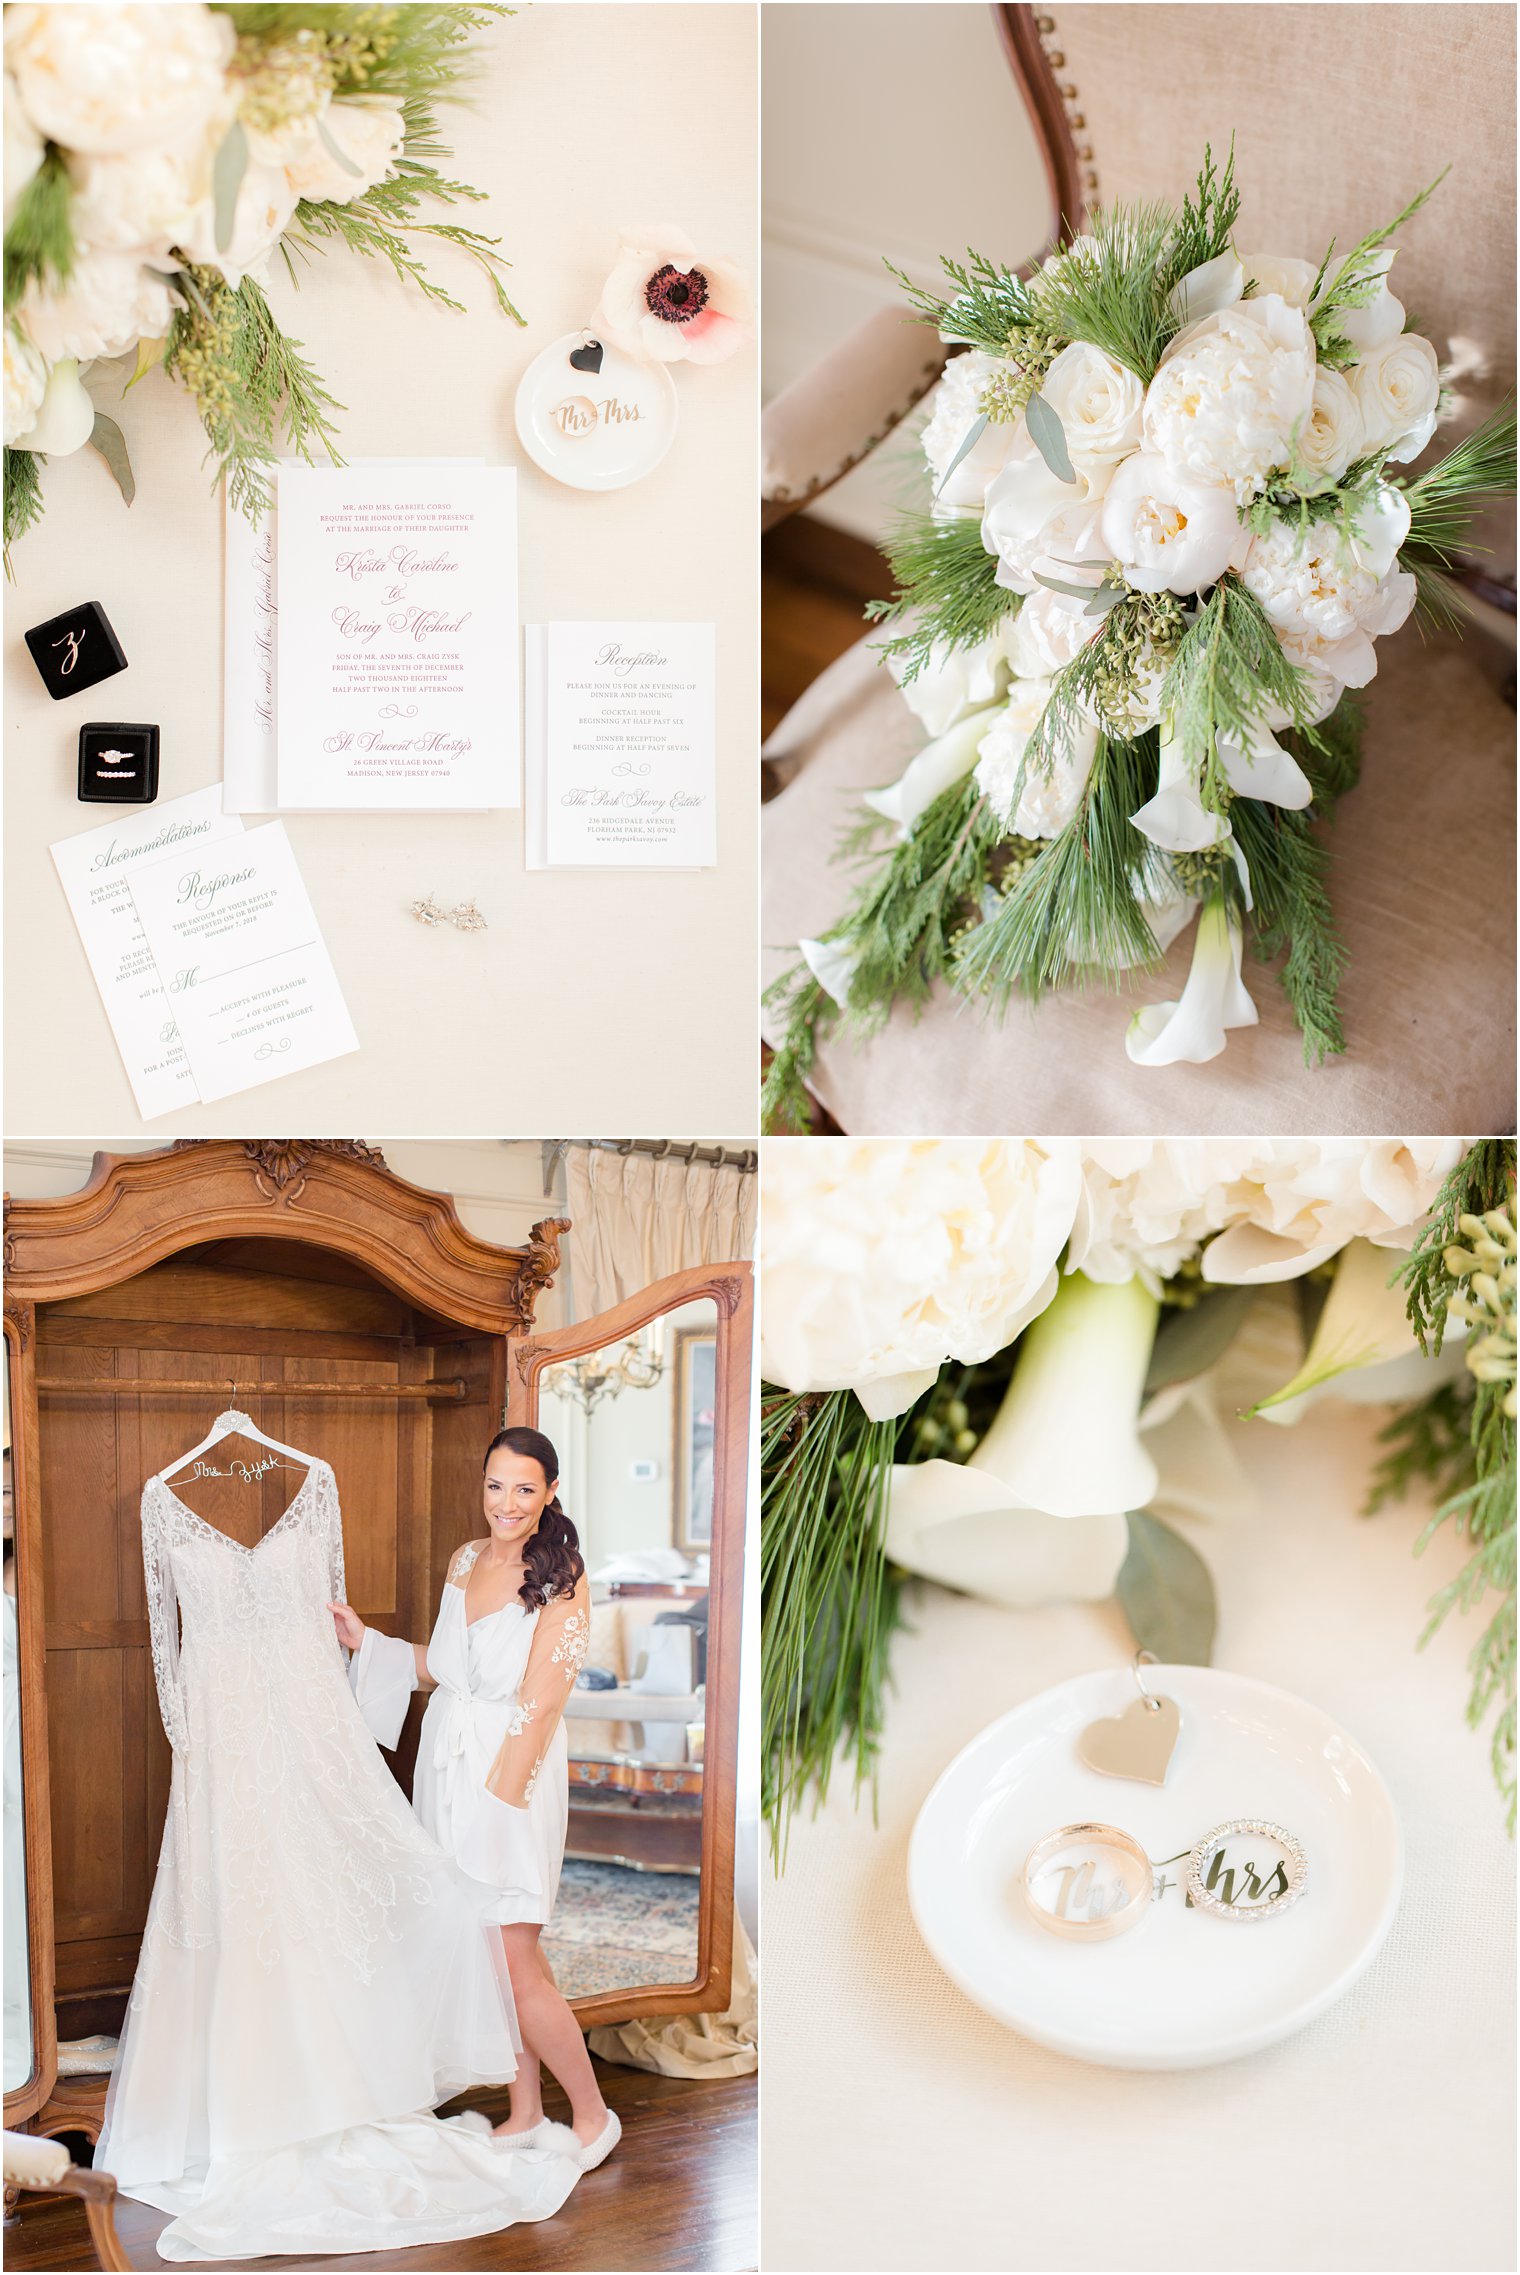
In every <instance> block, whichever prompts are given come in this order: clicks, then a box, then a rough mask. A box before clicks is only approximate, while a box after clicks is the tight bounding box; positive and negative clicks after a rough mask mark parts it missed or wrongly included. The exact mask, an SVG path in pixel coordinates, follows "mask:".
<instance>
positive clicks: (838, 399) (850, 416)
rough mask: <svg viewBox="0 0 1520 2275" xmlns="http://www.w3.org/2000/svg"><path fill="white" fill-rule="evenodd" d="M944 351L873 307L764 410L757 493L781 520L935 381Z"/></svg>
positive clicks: (899, 316)
mask: <svg viewBox="0 0 1520 2275" xmlns="http://www.w3.org/2000/svg"><path fill="white" fill-rule="evenodd" d="M944 365H945V349H944V348H943V347H942V346H941V344H940V341H939V338H938V336H937V334H936V333H935V332H934V331H933V330H932V329H931V328H930V326H929V325H927V324H922V323H920V322H919V321H918V319H917V318H916V317H915V316H912V315H911V314H907V313H904V312H901V311H899V310H898V309H896V308H879V309H877V310H876V312H875V314H874V315H871V316H868V317H867V318H866V319H865V321H864V323H861V324H857V325H856V327H855V329H854V331H853V332H851V333H850V334H849V336H848V338H846V339H843V340H841V341H840V343H839V345H838V346H837V347H836V348H833V349H831V350H830V352H829V353H828V354H827V355H826V356H822V357H821V358H820V359H819V361H818V362H817V363H815V364H813V365H811V366H810V367H809V368H808V370H806V371H805V372H803V373H802V374H801V376H800V377H799V378H797V379H794V380H793V382H792V384H791V386H790V387H784V388H783V389H782V391H781V393H780V394H779V395H778V396H776V398H775V399H774V401H773V402H771V403H769V404H767V406H766V409H765V414H764V417H763V418H762V420H761V425H760V494H761V496H762V497H763V499H764V500H765V504H766V508H767V519H768V520H780V519H781V518H782V517H783V516H784V515H785V514H787V513H790V512H791V511H792V510H793V509H794V508H795V507H796V506H798V505H800V504H801V503H803V501H804V500H805V499H807V498H810V497H813V496H815V495H816V494H817V492H818V491H820V490H823V489H827V487H828V486H829V484H830V483H831V482H835V481H837V480H838V478H839V476H840V475H841V474H844V473H846V472H848V470H849V468H850V467H851V466H853V465H854V464H855V461H856V460H857V459H859V458H864V457H865V456H866V455H867V454H868V453H869V452H870V451H871V450H872V449H873V448H874V447H875V445H876V444H877V443H878V442H880V441H881V440H882V438H883V437H884V436H885V435H887V434H889V433H890V432H891V430H892V428H893V427H895V426H896V424H897V422H898V420H899V419H902V418H905V417H906V416H907V414H908V412H909V411H911V410H912V408H913V406H914V404H915V403H916V402H917V401H918V400H919V398H920V397H921V396H922V395H923V394H925V393H926V392H927V390H928V389H929V388H930V387H931V386H932V385H933V383H934V381H935V380H936V379H937V378H938V377H939V375H940V373H941V371H942V370H943V369H944Z"/></svg>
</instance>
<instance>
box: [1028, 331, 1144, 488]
mask: <svg viewBox="0 0 1520 2275" xmlns="http://www.w3.org/2000/svg"><path fill="white" fill-rule="evenodd" d="M1040 394H1041V396H1042V397H1043V399H1044V400H1045V402H1047V403H1048V404H1049V405H1050V408H1051V409H1052V410H1053V411H1054V412H1055V414H1056V416H1057V418H1059V420H1060V422H1061V426H1062V430H1063V431H1064V433H1065V436H1066V449H1067V454H1068V456H1069V457H1070V459H1071V463H1072V466H1073V467H1074V469H1075V470H1076V471H1077V472H1078V473H1079V474H1082V475H1085V476H1086V478H1087V482H1088V494H1089V496H1097V495H1099V494H1100V493H1101V491H1102V489H1103V487H1104V485H1105V483H1106V481H1107V477H1108V475H1109V473H1110V472H1111V471H1112V469H1113V468H1114V467H1115V466H1117V465H1118V463H1119V461H1120V459H1121V458H1127V457H1128V456H1129V454H1130V452H1131V451H1132V450H1137V449H1138V448H1139V446H1140V417H1141V413H1142V411H1143V410H1144V407H1145V390H1144V388H1143V387H1142V386H1141V384H1140V382H1139V380H1138V379H1137V378H1136V377H1135V375H1134V373H1133V372H1132V371H1126V369H1125V368H1124V365H1123V364H1122V363H1116V362H1115V361H1114V359H1113V357H1112V356H1109V355H1105V354H1104V353H1103V351H1102V349H1101V348H1095V347H1090V346H1089V345H1088V344H1087V342H1086V341H1085V340H1074V341H1073V342H1072V343H1071V345H1070V346H1069V347H1064V348H1062V350H1061V352H1060V354H1059V355H1058V356H1057V357H1056V359H1055V361H1054V362H1053V363H1052V364H1051V366H1050V369H1049V370H1048V371H1047V372H1046V374H1045V377H1044V378H1043V379H1042V380H1041V382H1040Z"/></svg>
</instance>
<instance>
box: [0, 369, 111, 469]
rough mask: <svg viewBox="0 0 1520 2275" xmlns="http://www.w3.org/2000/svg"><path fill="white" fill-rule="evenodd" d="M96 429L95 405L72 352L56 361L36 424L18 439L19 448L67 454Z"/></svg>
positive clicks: (46, 455) (48, 454)
mask: <svg viewBox="0 0 1520 2275" xmlns="http://www.w3.org/2000/svg"><path fill="white" fill-rule="evenodd" d="M94 431H95V406H94V404H93V403H92V402H91V400H90V396H89V390H88V389H87V388H86V386H85V383H84V381H83V380H82V379H81V378H80V376H79V365H78V363H77V362H76V361H75V360H74V358H73V357H72V356H68V357H65V358H64V360H63V361H62V362H61V363H55V364H54V366H53V368H52V370H51V371H50V372H49V373H48V379H47V387H46V390H45V391H44V394H43V397H42V401H41V404H40V405H39V406H38V411H37V417H36V420H35V422H34V424H33V425H32V426H31V427H30V428H29V429H28V430H27V432H26V433H25V434H24V435H23V436H22V437H21V439H20V441H19V442H18V443H17V445H16V448H17V449H18V450H36V451H40V452H41V454H42V456H43V457H44V458H66V457H68V455H69V453H70V452H71V451H75V450H82V449H83V448H84V446H85V444H86V443H87V442H88V441H89V439H90V436H91V435H92V434H93V433H94Z"/></svg>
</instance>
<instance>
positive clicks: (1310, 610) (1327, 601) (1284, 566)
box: [1242, 484, 1415, 687]
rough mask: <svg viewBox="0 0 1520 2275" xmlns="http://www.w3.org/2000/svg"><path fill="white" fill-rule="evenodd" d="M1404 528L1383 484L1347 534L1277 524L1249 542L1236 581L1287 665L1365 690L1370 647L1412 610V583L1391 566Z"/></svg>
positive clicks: (1404, 508)
mask: <svg viewBox="0 0 1520 2275" xmlns="http://www.w3.org/2000/svg"><path fill="white" fill-rule="evenodd" d="M1408 529H1409V506H1408V502H1407V500H1406V499H1405V498H1404V496H1403V493H1402V492H1401V491H1398V490H1394V489H1391V488H1389V487H1388V486H1387V485H1386V484H1384V485H1381V486H1380V487H1379V489H1378V490H1377V492H1376V493H1375V494H1374V497H1373V499H1372V501H1371V502H1370V504H1369V505H1368V506H1367V507H1366V508H1365V509H1364V510H1363V511H1362V512H1361V513H1360V514H1359V515H1358V517H1357V520H1356V522H1355V524H1354V526H1353V527H1352V528H1350V529H1346V528H1344V527H1343V526H1342V525H1341V524H1340V523H1338V522H1334V521H1316V522H1311V523H1310V524H1309V526H1308V528H1307V529H1300V528H1299V526H1298V524H1297V523H1296V522H1289V521H1278V522H1274V523H1273V525H1272V527H1271V529H1270V530H1268V531H1267V532H1266V533H1265V534H1264V535H1262V536H1259V537H1258V538H1257V539H1256V540H1255V542H1254V544H1253V545H1252V547H1251V550H1250V553H1249V555H1248V556H1247V559H1246V564H1245V568H1244V570H1243V571H1242V579H1243V582H1244V583H1245V584H1246V585H1247V587H1248V588H1249V589H1250V591H1251V592H1253V593H1254V594H1255V595H1256V598H1257V599H1258V600H1259V601H1260V602H1261V605H1262V607H1263V609H1264V610H1265V611H1266V614H1267V616H1268V618H1269V619H1270V621H1271V623H1272V626H1273V629H1274V630H1275V631H1276V633H1277V637H1278V639H1279V640H1280V641H1281V642H1282V645H1283V648H1284V651H1285V652H1286V654H1287V655H1288V656H1289V657H1290V658H1291V660H1292V661H1293V662H1294V663H1296V664H1300V665H1305V666H1314V667H1316V668H1317V669H1319V670H1320V671H1322V672H1328V673H1330V674H1331V675H1333V677H1334V678H1335V679H1337V680H1340V681H1341V682H1342V683H1343V684H1344V685H1345V686H1347V687H1365V686H1366V685H1367V682H1368V681H1369V680H1370V679H1371V678H1372V677H1373V675H1374V673H1375V672H1376V670H1377V656H1376V654H1375V653H1374V650H1373V641H1374V640H1376V639H1380V638H1381V637H1382V636H1383V635H1384V634H1385V633H1388V632H1396V631H1397V630H1398V629H1399V626H1400V625H1401V624H1402V623H1403V622H1404V621H1405V619H1406V618H1407V616H1408V615H1409V612H1410V610H1411V609H1412V608H1413V607H1414V602H1415V581H1414V578H1413V577H1412V576H1409V575H1408V574H1406V573H1405V572H1404V571H1402V570H1400V569H1398V568H1397V567H1396V566H1395V563H1396V560H1397V556H1398V549H1399V546H1400V545H1401V544H1402V543H1403V541H1404V538H1405V536H1406V535H1407V534H1408Z"/></svg>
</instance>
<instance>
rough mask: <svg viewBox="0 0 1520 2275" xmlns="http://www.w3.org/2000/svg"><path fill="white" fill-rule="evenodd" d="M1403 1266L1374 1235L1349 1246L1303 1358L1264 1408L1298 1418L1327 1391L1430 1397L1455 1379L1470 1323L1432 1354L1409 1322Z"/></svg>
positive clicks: (1362, 1400)
mask: <svg viewBox="0 0 1520 2275" xmlns="http://www.w3.org/2000/svg"><path fill="white" fill-rule="evenodd" d="M1397 1270H1398V1259H1397V1257H1396V1255H1394V1254H1393V1253H1391V1252H1390V1251H1389V1250H1388V1249H1387V1248H1378V1247H1374V1245H1373V1243H1372V1242H1371V1241H1370V1240H1353V1241H1351V1242H1349V1243H1348V1245H1347V1246H1346V1247H1345V1248H1344V1249H1342V1251H1341V1256H1340V1261H1339V1263H1338V1264H1337V1265H1336V1268H1335V1279H1334V1281H1333V1282H1332V1284H1331V1288H1330V1293H1329V1296H1328V1297H1327V1298H1326V1301H1325V1308H1324V1310H1323V1311H1322V1312H1321V1313H1320V1317H1319V1325H1318V1326H1317V1327H1316V1329H1315V1331H1314V1340H1313V1342H1312V1343H1311V1344H1310V1346H1309V1349H1308V1351H1307V1353H1306V1354H1305V1357H1304V1363H1303V1365H1302V1366H1301V1367H1300V1368H1299V1370H1298V1372H1297V1373H1296V1374H1295V1375H1294V1376H1292V1378H1291V1379H1290V1380H1289V1381H1287V1382H1285V1383H1284V1384H1283V1386H1282V1388H1281V1390H1278V1391H1275V1392H1274V1393H1273V1395H1272V1396H1271V1397H1270V1398H1265V1399H1263V1400H1262V1402H1261V1404H1260V1405H1259V1406H1257V1407H1256V1408H1255V1410H1254V1411H1255V1412H1256V1413H1257V1414H1259V1415H1261V1416H1262V1418H1263V1419H1264V1420H1265V1421H1268V1422H1296V1421H1297V1420H1298V1418H1299V1416H1300V1415H1301V1414H1303V1413H1305V1412H1307V1410H1308V1409H1309V1407H1311V1406H1313V1405H1314V1404H1315V1403H1316V1402H1317V1401H1318V1400H1319V1399H1321V1398H1323V1397H1325V1396H1326V1395H1327V1394H1328V1395H1330V1396H1333V1397H1336V1398H1345V1399H1349V1400H1350V1401H1351V1402H1352V1403H1353V1404H1354V1405H1379V1404H1382V1403H1383V1402H1385V1401H1391V1400H1399V1401H1403V1400H1406V1399H1419V1398H1426V1397H1428V1396H1429V1395H1430V1393H1431V1391H1433V1390H1435V1389H1437V1388H1439V1386H1440V1385H1441V1384H1442V1383H1443V1382H1452V1381H1454V1380H1455V1379H1456V1377H1457V1376H1458V1375H1459V1374H1460V1373H1461V1372H1462V1366H1463V1352H1462V1339H1463V1330H1462V1329H1461V1327H1460V1325H1459V1324H1458V1323H1456V1322H1453V1323H1452V1324H1451V1325H1450V1326H1448V1328H1447V1330H1446V1335H1445V1339H1444V1341H1443V1343H1442V1345H1441V1349H1440V1351H1439V1353H1438V1354H1437V1355H1436V1356H1435V1357H1433V1358H1427V1356H1426V1355H1425V1353H1424V1352H1423V1351H1422V1350H1421V1349H1420V1346H1419V1343H1418V1342H1417V1341H1416V1339H1415V1333H1414V1329H1413V1328H1412V1327H1411V1326H1410V1324H1409V1315H1408V1312H1407V1311H1406V1309H1405V1296H1404V1288H1403V1283H1402V1282H1401V1281H1399V1280H1398V1279H1397V1278H1396V1277H1394V1275H1395V1274H1396V1273H1397ZM1390 1282H1391V1283H1392V1284H1390Z"/></svg>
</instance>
